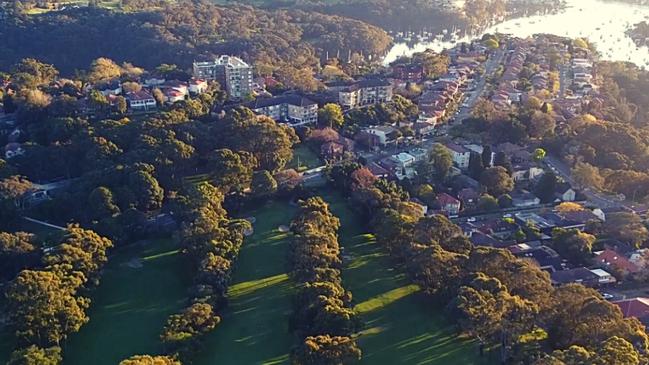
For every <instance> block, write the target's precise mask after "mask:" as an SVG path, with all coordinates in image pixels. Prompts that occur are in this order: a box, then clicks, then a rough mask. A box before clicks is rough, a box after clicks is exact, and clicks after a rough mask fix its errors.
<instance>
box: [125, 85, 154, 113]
mask: <svg viewBox="0 0 649 365" xmlns="http://www.w3.org/2000/svg"><path fill="white" fill-rule="evenodd" d="M126 101H127V102H128V106H129V108H130V109H131V110H133V111H149V110H153V109H155V108H156V106H157V103H156V101H155V98H154V97H153V95H151V93H150V92H148V91H146V90H144V89H142V90H140V91H134V92H130V93H128V94H126Z"/></svg>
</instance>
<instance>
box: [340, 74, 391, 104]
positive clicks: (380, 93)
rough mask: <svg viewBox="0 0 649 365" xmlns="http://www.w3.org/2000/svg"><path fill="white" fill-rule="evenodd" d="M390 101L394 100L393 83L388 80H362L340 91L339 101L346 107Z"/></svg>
mask: <svg viewBox="0 0 649 365" xmlns="http://www.w3.org/2000/svg"><path fill="white" fill-rule="evenodd" d="M389 101H392V84H391V83H390V82H389V81H386V80H380V79H368V80H362V81H358V82H355V83H353V84H351V85H349V86H347V87H345V88H343V89H341V90H340V91H339V92H338V103H339V104H340V105H341V106H342V107H343V108H346V109H351V108H358V107H361V106H365V105H372V104H379V103H386V102H389Z"/></svg>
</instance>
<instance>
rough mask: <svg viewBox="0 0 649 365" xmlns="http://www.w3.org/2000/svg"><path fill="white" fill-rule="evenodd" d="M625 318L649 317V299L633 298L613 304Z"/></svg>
mask: <svg viewBox="0 0 649 365" xmlns="http://www.w3.org/2000/svg"><path fill="white" fill-rule="evenodd" d="M613 304H615V305H617V306H618V307H620V309H621V310H622V314H624V316H625V317H636V318H644V317H649V298H632V299H624V300H618V301H615V302H613Z"/></svg>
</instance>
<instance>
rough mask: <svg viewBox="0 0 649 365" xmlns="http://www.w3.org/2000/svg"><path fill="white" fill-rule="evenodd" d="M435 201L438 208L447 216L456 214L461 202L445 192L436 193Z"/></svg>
mask: <svg viewBox="0 0 649 365" xmlns="http://www.w3.org/2000/svg"><path fill="white" fill-rule="evenodd" d="M435 201H436V203H437V204H438V205H439V207H440V209H441V210H442V211H443V212H445V213H447V214H448V215H449V216H456V215H458V214H459V213H460V208H461V207H462V202H460V201H459V200H458V199H457V198H455V197H453V196H451V195H449V194H447V193H439V194H437V197H436V198H435Z"/></svg>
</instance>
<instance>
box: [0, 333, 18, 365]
mask: <svg viewBox="0 0 649 365" xmlns="http://www.w3.org/2000/svg"><path fill="white" fill-rule="evenodd" d="M15 345H16V344H15V339H14V336H13V334H12V333H10V332H9V329H8V328H2V331H0V364H6V363H7V361H9V355H11V351H12V350H13V349H14V347H15Z"/></svg>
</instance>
